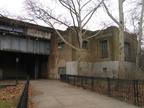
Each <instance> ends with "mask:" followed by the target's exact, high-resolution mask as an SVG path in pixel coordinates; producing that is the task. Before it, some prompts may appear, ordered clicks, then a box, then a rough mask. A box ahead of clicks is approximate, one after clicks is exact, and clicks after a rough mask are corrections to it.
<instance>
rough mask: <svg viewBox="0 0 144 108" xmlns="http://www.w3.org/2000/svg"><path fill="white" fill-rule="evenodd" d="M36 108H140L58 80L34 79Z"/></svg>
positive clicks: (32, 82) (32, 83)
mask: <svg viewBox="0 0 144 108" xmlns="http://www.w3.org/2000/svg"><path fill="white" fill-rule="evenodd" d="M30 84H31V85H32V86H33V88H34V90H36V91H37V95H35V96H34V98H33V99H32V100H33V102H34V103H35V105H36V108H139V107H137V106H134V105H133V104H129V103H126V102H123V101H119V100H117V99H113V98H110V97H107V96H104V95H101V94H98V93H95V92H91V91H88V90H84V89H82V88H77V87H75V86H72V85H68V84H67V83H63V82H60V81H58V80H32V81H31V82H30Z"/></svg>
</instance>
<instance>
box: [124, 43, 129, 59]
mask: <svg viewBox="0 0 144 108" xmlns="http://www.w3.org/2000/svg"><path fill="white" fill-rule="evenodd" d="M124 51H125V60H126V61H128V60H130V43H127V42H125V43H124Z"/></svg>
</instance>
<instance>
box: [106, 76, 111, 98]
mask: <svg viewBox="0 0 144 108" xmlns="http://www.w3.org/2000/svg"><path fill="white" fill-rule="evenodd" d="M107 84H108V96H111V91H110V89H111V88H110V78H107Z"/></svg>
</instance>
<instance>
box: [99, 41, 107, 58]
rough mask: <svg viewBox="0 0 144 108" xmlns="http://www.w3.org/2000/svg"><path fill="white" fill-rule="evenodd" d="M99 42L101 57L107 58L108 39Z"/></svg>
mask: <svg viewBox="0 0 144 108" xmlns="http://www.w3.org/2000/svg"><path fill="white" fill-rule="evenodd" d="M100 43H101V57H102V58H107V57H108V40H102V41H100Z"/></svg>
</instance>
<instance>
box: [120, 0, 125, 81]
mask: <svg viewBox="0 0 144 108" xmlns="http://www.w3.org/2000/svg"><path fill="white" fill-rule="evenodd" d="M123 2H124V1H123V0H119V20H120V21H119V22H120V26H119V78H124V76H125V75H124V74H125V65H124V57H125V55H124V15H123Z"/></svg>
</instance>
